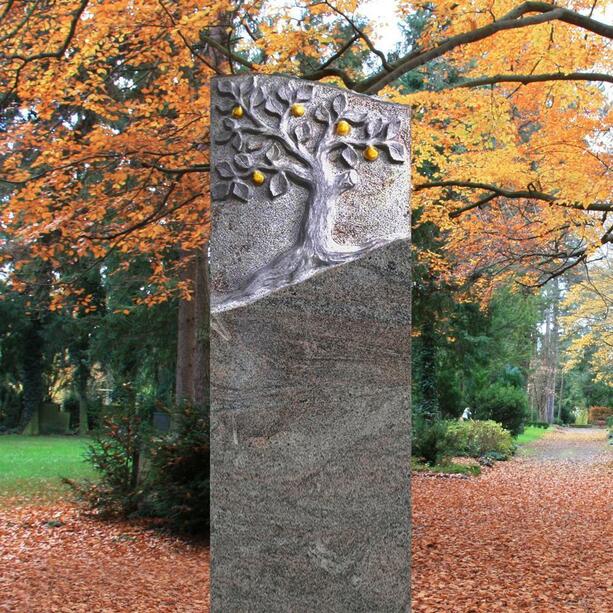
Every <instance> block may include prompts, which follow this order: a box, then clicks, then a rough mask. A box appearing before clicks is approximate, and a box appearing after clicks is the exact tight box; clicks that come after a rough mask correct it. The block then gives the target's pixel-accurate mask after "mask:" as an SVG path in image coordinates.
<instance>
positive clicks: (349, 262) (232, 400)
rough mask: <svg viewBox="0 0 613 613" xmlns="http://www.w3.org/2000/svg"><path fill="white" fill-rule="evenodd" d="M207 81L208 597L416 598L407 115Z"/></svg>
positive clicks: (279, 82)
mask: <svg viewBox="0 0 613 613" xmlns="http://www.w3.org/2000/svg"><path fill="white" fill-rule="evenodd" d="M211 87H212V121H211V126H212V127H211V145H212V170H211V193H212V200H213V202H212V228H213V230H212V236H211V243H210V262H211V311H212V322H211V328H212V331H211V522H212V526H211V530H212V534H211V553H212V561H211V610H212V612H213V613H233V612H236V613H239V612H240V613H247V612H249V613H254V612H266V613H275V612H288V613H289V612H292V613H310V612H314V611H321V612H325V613H327V612H351V613H355V612H359V611H364V612H369V613H372V612H382V611H399V612H400V611H402V612H405V611H409V609H410V574H409V562H410V504H409V473H410V397H409V393H410V381H409V377H410V312H411V309H410V291H411V288H410V244H409V243H410V223H409V221H410V220H409V187H410V186H409V181H410V164H409V141H410V136H409V111H408V109H407V108H406V107H403V106H399V105H395V104H390V103H386V102H384V101H381V100H378V99H375V98H372V97H369V96H363V95H358V94H353V93H350V92H347V91H343V90H340V89H337V88H335V87H331V86H325V85H320V84H312V83H308V82H305V81H300V80H296V79H288V78H285V77H280V76H271V77H268V76H237V77H225V78H218V79H214V80H213V82H212V86H211Z"/></svg>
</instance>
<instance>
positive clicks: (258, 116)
mask: <svg viewBox="0 0 613 613" xmlns="http://www.w3.org/2000/svg"><path fill="white" fill-rule="evenodd" d="M263 81H264V82H263V83H262V80H261V79H260V78H258V77H248V78H245V77H243V78H240V79H219V80H217V81H215V83H216V89H217V91H216V93H217V96H216V111H217V112H218V113H219V114H220V115H221V116H222V117H223V119H222V120H221V126H220V128H218V129H217V131H216V132H215V133H214V140H215V144H216V145H226V146H227V147H230V148H231V151H232V153H231V155H229V156H227V159H225V160H224V161H221V162H219V163H218V164H216V165H215V174H214V176H213V177H212V187H211V194H212V197H213V199H214V200H216V201H221V200H225V199H238V200H241V201H243V202H248V201H249V200H250V198H252V197H254V195H255V190H266V192H265V196H266V197H267V198H269V199H271V200H272V201H274V199H275V198H279V197H281V196H283V195H284V194H286V193H287V192H288V190H289V189H290V185H291V184H292V183H294V184H296V185H298V186H301V187H302V188H305V189H306V191H307V193H308V199H307V203H306V208H305V212H304V215H303V218H302V221H301V224H300V228H299V232H298V238H297V241H296V242H295V244H294V245H293V246H292V247H291V248H290V249H289V250H287V251H285V252H284V253H281V254H280V255H278V256H277V257H276V258H274V259H273V260H272V261H271V262H270V263H268V264H267V265H265V266H263V267H262V268H261V269H259V270H257V271H256V272H255V273H254V274H253V275H252V276H251V277H250V278H248V279H247V280H246V281H245V282H244V283H243V284H242V286H241V287H239V288H237V289H235V290H233V291H231V292H228V293H225V294H223V295H214V296H213V298H212V307H213V309H214V310H215V311H224V310H228V309H230V308H235V307H237V306H241V305H243V304H247V303H249V302H252V301H254V300H256V299H257V298H259V297H261V296H263V295H265V294H267V293H269V292H271V291H274V290H275V289H279V288H281V287H285V286H287V285H291V284H293V283H297V282H299V281H300V280H302V279H304V278H306V277H308V276H310V275H311V274H313V273H314V272H316V271H317V270H319V269H322V268H325V267H327V266H334V265H338V264H342V263H343V262H346V261H350V260H353V259H356V258H358V257H360V256H361V255H362V254H364V253H366V252H368V251H370V250H373V249H376V248H377V247H380V246H382V245H385V244H387V243H388V242H389V239H372V240H369V241H367V242H365V243H363V244H361V245H359V246H348V245H339V244H337V243H336V242H335V241H334V240H333V238H332V232H331V224H332V223H333V218H334V213H335V210H336V203H337V201H338V198H339V196H340V195H341V194H342V193H343V192H345V191H347V190H351V189H354V188H355V187H357V186H358V185H359V183H360V169H361V166H362V165H363V164H369V163H372V162H374V161H375V160H377V159H379V157H380V156H381V157H382V159H383V160H384V161H386V162H387V163H390V164H403V163H404V162H405V161H406V157H407V152H406V148H405V146H404V144H403V142H402V141H401V140H400V136H399V132H400V128H401V121H400V119H395V118H393V119H388V118H385V117H383V116H381V115H380V114H377V113H376V112H374V113H373V112H368V113H366V112H362V111H358V110H355V109H352V108H350V106H349V105H348V97H347V95H346V94H345V93H343V92H342V91H340V90H339V91H338V93H335V94H334V95H333V96H331V97H329V98H321V99H318V100H317V101H315V98H314V96H313V92H314V87H315V86H313V85H310V84H308V83H301V82H292V81H289V80H288V81H284V83H283V85H282V86H280V87H279V86H278V81H276V82H275V83H274V84H273V83H271V82H270V81H267V80H266V79H263Z"/></svg>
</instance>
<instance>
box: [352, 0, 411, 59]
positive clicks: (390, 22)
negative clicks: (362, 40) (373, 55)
mask: <svg viewBox="0 0 613 613" xmlns="http://www.w3.org/2000/svg"><path fill="white" fill-rule="evenodd" d="M397 7H398V2H397V1H396V0H365V2H363V3H362V5H361V6H360V9H359V10H358V11H357V14H358V15H359V16H360V17H366V18H367V19H368V21H369V22H370V23H371V24H372V25H373V30H372V32H373V34H372V36H371V38H372V40H373V43H374V44H375V45H376V47H377V49H380V50H381V51H383V53H386V54H387V53H389V52H390V51H393V50H394V48H395V47H396V45H397V44H398V43H399V42H400V41H401V40H402V33H401V31H400V28H399V27H398V12H397V10H396V9H397Z"/></svg>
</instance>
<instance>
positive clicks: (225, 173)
mask: <svg viewBox="0 0 613 613" xmlns="http://www.w3.org/2000/svg"><path fill="white" fill-rule="evenodd" d="M215 170H217V174H218V175H219V176H220V177H221V178H222V179H231V178H232V177H233V176H234V170H233V169H232V166H231V165H230V162H226V161H224V162H219V164H217V166H215Z"/></svg>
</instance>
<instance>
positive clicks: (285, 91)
mask: <svg viewBox="0 0 613 613" xmlns="http://www.w3.org/2000/svg"><path fill="white" fill-rule="evenodd" d="M293 93H294V92H293V91H292V88H291V86H290V85H289V84H288V85H282V86H281V87H280V88H279V89H278V90H277V97H278V98H279V100H282V101H283V102H289V101H290V100H291V99H292V94H293Z"/></svg>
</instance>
